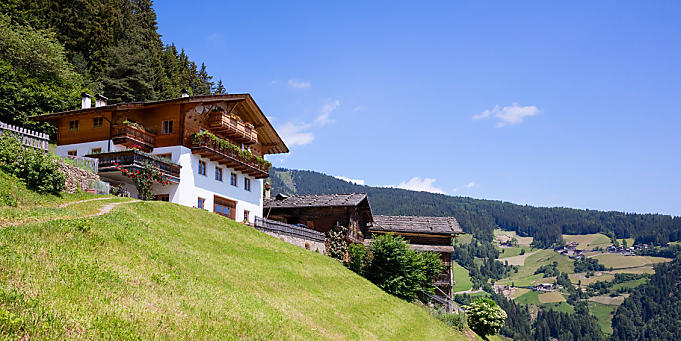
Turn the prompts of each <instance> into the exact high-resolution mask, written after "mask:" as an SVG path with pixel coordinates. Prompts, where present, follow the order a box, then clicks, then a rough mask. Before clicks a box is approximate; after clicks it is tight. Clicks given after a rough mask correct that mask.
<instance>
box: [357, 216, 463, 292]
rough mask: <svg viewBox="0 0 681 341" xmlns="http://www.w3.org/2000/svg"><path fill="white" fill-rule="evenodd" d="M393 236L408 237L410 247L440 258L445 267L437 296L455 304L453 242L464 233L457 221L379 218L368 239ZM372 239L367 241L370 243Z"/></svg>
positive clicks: (419, 218)
mask: <svg viewBox="0 0 681 341" xmlns="http://www.w3.org/2000/svg"><path fill="white" fill-rule="evenodd" d="M386 233H391V234H395V235H399V236H402V237H404V238H405V239H406V240H408V241H409V247H410V248H412V249H415V250H418V251H432V252H436V253H438V254H439V255H440V259H441V260H442V262H443V263H444V265H445V267H444V269H443V270H442V273H441V274H440V275H438V276H437V278H436V280H435V287H436V290H435V294H436V296H439V297H440V298H441V299H443V300H445V301H448V302H451V299H452V298H453V295H454V293H453V291H452V289H453V287H454V278H453V276H452V254H453V253H454V247H453V246H452V238H454V237H455V236H457V235H459V234H462V233H463V230H462V229H461V226H459V223H458V222H457V221H456V219H455V218H454V217H421V216H385V215H376V216H374V221H373V224H372V226H371V227H369V229H368V234H367V235H368V236H370V235H378V234H386ZM369 242H370V239H365V243H369Z"/></svg>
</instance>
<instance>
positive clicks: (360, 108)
mask: <svg viewBox="0 0 681 341" xmlns="http://www.w3.org/2000/svg"><path fill="white" fill-rule="evenodd" d="M362 109H364V107H363V106H361V105H358V106H356V107H355V108H354V109H352V111H354V112H358V111H360V110H362Z"/></svg>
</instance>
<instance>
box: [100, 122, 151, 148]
mask: <svg viewBox="0 0 681 341" xmlns="http://www.w3.org/2000/svg"><path fill="white" fill-rule="evenodd" d="M111 138H112V139H113V142H114V144H123V145H126V146H131V145H139V146H140V147H142V148H143V149H144V150H147V151H151V150H152V149H154V146H155V145H156V138H155V137H154V135H153V134H152V133H150V132H148V131H146V130H144V128H139V127H137V126H135V125H133V124H129V123H123V124H118V125H115V126H113V127H112V134H111Z"/></svg>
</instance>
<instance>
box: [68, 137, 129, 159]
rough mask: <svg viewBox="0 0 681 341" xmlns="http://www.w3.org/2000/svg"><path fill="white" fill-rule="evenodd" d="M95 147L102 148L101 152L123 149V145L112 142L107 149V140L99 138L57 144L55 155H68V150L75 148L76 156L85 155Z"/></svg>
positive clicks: (90, 152)
mask: <svg viewBox="0 0 681 341" xmlns="http://www.w3.org/2000/svg"><path fill="white" fill-rule="evenodd" d="M95 148H102V153H107V152H109V151H112V152H116V151H119V150H123V149H125V147H124V146H122V145H115V144H113V142H112V143H111V150H109V140H101V141H92V142H84V143H74V144H65V145H61V146H57V155H62V156H66V155H68V152H69V151H71V150H75V151H77V153H78V155H77V156H85V155H88V154H92V150H93V149H95Z"/></svg>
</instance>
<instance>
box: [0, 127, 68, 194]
mask: <svg viewBox="0 0 681 341" xmlns="http://www.w3.org/2000/svg"><path fill="white" fill-rule="evenodd" d="M0 169H1V170H3V171H5V172H7V173H9V174H12V175H14V176H16V177H17V178H19V179H21V180H22V181H23V182H24V183H25V184H26V187H28V188H29V189H31V190H34V191H36V192H39V193H51V194H59V192H61V191H62V190H63V189H64V182H65V179H66V177H65V176H64V174H63V173H62V172H60V171H59V162H58V161H57V159H56V156H53V155H51V154H49V153H45V152H43V151H41V150H37V149H33V148H29V147H25V146H24V145H23V144H22V143H21V140H20V139H19V137H17V136H16V135H13V134H11V133H9V132H5V133H4V134H2V135H0Z"/></svg>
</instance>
